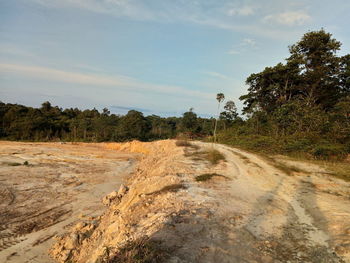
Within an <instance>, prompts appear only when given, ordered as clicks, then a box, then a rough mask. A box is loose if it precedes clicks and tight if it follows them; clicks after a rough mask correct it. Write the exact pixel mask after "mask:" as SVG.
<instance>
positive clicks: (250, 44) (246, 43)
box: [227, 38, 257, 55]
mask: <svg viewBox="0 0 350 263" xmlns="http://www.w3.org/2000/svg"><path fill="white" fill-rule="evenodd" d="M252 48H254V49H257V47H256V41H255V40H254V39H251V38H244V39H242V41H241V42H240V43H239V44H238V45H235V46H233V47H232V49H230V50H229V51H228V52H227V53H228V54H230V55H238V54H240V53H242V51H245V50H247V49H252Z"/></svg>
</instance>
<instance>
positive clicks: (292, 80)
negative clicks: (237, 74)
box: [219, 30, 350, 158]
mask: <svg viewBox="0 0 350 263" xmlns="http://www.w3.org/2000/svg"><path fill="white" fill-rule="evenodd" d="M340 47H341V43H340V42H339V41H337V40H336V39H334V38H333V37H332V35H331V34H329V33H327V32H325V31H324V30H320V31H313V32H308V33H306V34H305V35H304V36H303V37H302V38H301V40H300V41H299V42H297V43H296V44H294V45H292V46H290V47H289V51H290V56H289V57H288V58H287V59H286V61H285V63H279V64H277V65H276V66H274V67H266V68H265V69H264V70H263V71H262V72H259V73H255V74H252V75H250V76H249V77H248V78H247V80H246V84H247V85H248V86H249V88H248V93H247V94H245V95H243V96H241V97H240V99H241V100H242V101H243V102H244V105H245V107H244V109H243V113H244V115H245V116H247V118H246V120H245V121H244V122H240V123H239V124H238V125H233V127H232V128H230V129H228V130H226V131H225V132H222V133H220V134H219V141H220V142H224V143H229V144H232V145H236V146H241V147H243V148H247V149H251V150H258V151H266V152H269V153H271V152H276V153H287V154H293V153H301V152H302V153H306V154H307V155H309V156H313V157H316V158H332V157H334V158H344V157H345V156H347V154H348V153H349V152H350V55H345V56H338V55H337V52H338V51H339V50H340Z"/></svg>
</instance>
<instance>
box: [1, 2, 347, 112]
mask: <svg viewBox="0 0 350 263" xmlns="http://www.w3.org/2000/svg"><path fill="white" fill-rule="evenodd" d="M349 13H350V1H348V0H333V1H325V0H317V1H316V0H304V1H299V0H290V1H284V0H260V1H257V0H239V1H226V0H170V1H167V0H0V100H1V101H3V102H11V103H20V104H25V105H30V106H39V105H40V104H41V103H42V102H43V101H47V100H48V101H50V102H51V103H52V104H54V105H59V106H61V107H79V108H83V109H85V108H93V107H96V108H98V109H102V108H103V107H108V108H111V109H112V110H113V112H115V113H121V114H123V113H125V112H126V111H127V109H129V108H136V109H139V110H142V111H144V113H145V114H146V115H148V114H153V113H155V114H158V115H163V116H168V115H180V114H182V113H183V112H185V111H187V110H188V109H189V108H191V107H193V108H194V111H195V112H197V113H199V114H200V115H203V116H207V115H213V114H214V113H215V110H216V101H215V97H216V93H218V92H223V93H224V94H225V95H226V98H227V99H233V100H234V101H235V102H236V104H237V105H238V107H239V108H240V107H241V103H240V102H239V101H238V97H239V96H240V95H242V94H245V93H246V89H247V87H246V86H245V84H244V82H245V79H246V78H247V77H248V76H249V75H250V74H251V73H254V72H259V71H261V70H263V69H264V67H266V66H272V65H275V64H276V63H278V62H280V61H283V59H284V58H286V57H287V56H288V46H289V45H291V44H293V43H295V42H296V41H298V40H299V39H300V38H301V36H302V35H303V34H304V33H305V32H307V31H309V30H319V29H321V28H322V27H323V28H324V29H325V30H326V31H328V32H331V33H332V34H333V36H334V37H335V38H336V39H338V40H339V41H341V42H342V43H343V46H342V51H341V52H340V54H341V55H342V54H348V53H350V27H349V23H350V18H349V15H348V14H349Z"/></svg>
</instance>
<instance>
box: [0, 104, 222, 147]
mask: <svg viewBox="0 0 350 263" xmlns="http://www.w3.org/2000/svg"><path fill="white" fill-rule="evenodd" d="M0 121H1V126H0V138H3V139H8V140H28V141H86V142H101V141H127V140H133V139H137V140H142V141H149V140H156V139H165V138H173V137H176V136H180V135H182V136H187V137H204V136H208V135H210V134H211V133H212V131H213V125H214V123H215V120H214V119H205V118H200V117H198V116H197V114H196V113H195V112H193V109H190V110H189V111H188V112H185V113H184V114H183V116H182V117H169V118H162V117H159V116H156V115H151V116H147V117H145V116H143V114H142V113H141V112H139V111H136V110H130V111H129V112H128V113H127V114H126V115H124V116H121V115H116V114H111V113H110V112H109V110H108V109H106V108H105V109H103V110H102V112H99V111H98V110H96V109H92V110H84V111H82V110H79V109H77V108H75V109H72V108H70V109H64V110H63V109H61V108H59V107H58V106H52V105H51V104H50V102H44V103H43V104H42V106H41V107H40V108H32V107H26V106H23V105H18V104H9V103H8V104H5V103H1V102H0Z"/></svg>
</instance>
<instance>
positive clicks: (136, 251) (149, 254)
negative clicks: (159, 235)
mask: <svg viewBox="0 0 350 263" xmlns="http://www.w3.org/2000/svg"><path fill="white" fill-rule="evenodd" d="M167 258H168V253H167V251H166V250H165V249H164V248H162V247H161V243H160V242H158V241H153V240H150V239H149V238H147V237H143V238H140V239H138V240H135V241H129V242H128V243H127V244H126V245H125V246H124V247H123V248H121V249H120V250H119V252H118V253H117V254H116V255H114V256H113V257H112V258H111V259H110V260H108V261H107V262H108V263H162V262H165V260H166V259H167Z"/></svg>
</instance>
